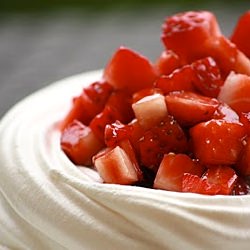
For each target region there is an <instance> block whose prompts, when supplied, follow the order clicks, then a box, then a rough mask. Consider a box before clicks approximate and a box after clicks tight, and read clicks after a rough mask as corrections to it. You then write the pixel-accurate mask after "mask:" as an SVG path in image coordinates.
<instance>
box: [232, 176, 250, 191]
mask: <svg viewBox="0 0 250 250" xmlns="http://www.w3.org/2000/svg"><path fill="white" fill-rule="evenodd" d="M246 194H250V185H249V182H247V180H245V179H244V178H242V177H239V178H238V179H237V181H236V183H235V185H234V188H233V191H232V195H246Z"/></svg>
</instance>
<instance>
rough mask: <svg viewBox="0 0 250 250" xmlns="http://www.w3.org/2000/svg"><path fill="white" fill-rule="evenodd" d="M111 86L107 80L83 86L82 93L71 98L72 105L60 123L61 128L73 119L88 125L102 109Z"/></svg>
mask: <svg viewBox="0 0 250 250" xmlns="http://www.w3.org/2000/svg"><path fill="white" fill-rule="evenodd" d="M112 90H113V88H112V87H111V85H109V84H108V83H107V82H104V81H97V82H94V83H92V84H90V85H89V86H88V87H85V88H84V89H83V91H82V94H81V95H80V96H78V97H75V98H74V99H73V105H72V107H71V109H70V111H69V113H68V114H67V116H66V117H65V119H64V120H63V122H62V124H61V129H62V130H63V129H64V128H65V127H67V126H68V124H70V123H71V122H73V121H74V120H78V121H81V122H82V123H83V124H85V125H88V124H89V123H90V121H91V120H92V119H93V118H94V117H95V116H96V115H97V114H98V113H99V112H101V111H102V109H103V108H104V106H105V103H106V101H107V99H108V98H109V96H110V94H111V92H112Z"/></svg>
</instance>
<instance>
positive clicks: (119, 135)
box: [104, 121, 133, 147]
mask: <svg viewBox="0 0 250 250" xmlns="http://www.w3.org/2000/svg"><path fill="white" fill-rule="evenodd" d="M132 130H133V127H132V126H130V125H126V124H123V123H121V122H120V121H115V122H113V123H111V124H107V125H106V127H105V133H104V139H105V144H106V145H107V146H108V147H115V146H117V145H118V144H119V142H120V141H122V140H124V139H128V138H130V137H131V134H132Z"/></svg>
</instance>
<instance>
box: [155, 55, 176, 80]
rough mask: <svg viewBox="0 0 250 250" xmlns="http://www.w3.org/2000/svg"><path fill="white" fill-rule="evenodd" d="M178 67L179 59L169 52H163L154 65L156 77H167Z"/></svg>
mask: <svg viewBox="0 0 250 250" xmlns="http://www.w3.org/2000/svg"><path fill="white" fill-rule="evenodd" d="M180 66H181V62H180V58H179V57H178V56H177V55H176V54H175V53H174V52H173V51H171V50H164V51H163V52H162V53H161V55H160V57H159V58H158V59H157V61H156V63H155V68H156V71H157V72H158V75H169V74H170V73H172V72H173V71H174V70H175V69H177V68H179V67H180Z"/></svg>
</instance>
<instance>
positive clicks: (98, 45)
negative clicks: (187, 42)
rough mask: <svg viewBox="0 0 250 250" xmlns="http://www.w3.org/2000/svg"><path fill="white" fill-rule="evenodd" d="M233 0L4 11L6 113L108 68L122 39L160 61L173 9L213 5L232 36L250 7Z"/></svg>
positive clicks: (0, 95)
mask: <svg viewBox="0 0 250 250" xmlns="http://www.w3.org/2000/svg"><path fill="white" fill-rule="evenodd" d="M218 2H219V1H218ZM229 3H231V2H230V1H228V4H225V3H224V4H219V3H217V4H216V5H214V4H211V5H209V4H207V5H201V6H197V5H196V6H195V7H194V6H178V4H172V5H156V6H152V5H151V6H150V7H145V8H139V7H138V6H137V7H136V8H126V9H123V8H113V9H110V10H105V11H100V10H99V11H89V10H84V9H81V11H79V10H63V11H62V10H61V11H53V12H51V11H48V12H41V13H39V12H35V13H23V12H22V13H9V14H6V13H4V14H2V15H1V18H0V117H2V116H3V115H4V113H5V112H6V111H7V110H8V109H10V108H11V107H12V106H13V105H14V104H15V103H16V102H18V101H19V100H21V99H23V98H24V97H25V96H27V95H29V94H31V93H32V92H34V91H36V90H38V89H40V88H42V87H44V86H46V85H48V84H50V83H52V82H54V81H57V80H60V79H62V78H64V77H67V76H70V75H74V74H78V73H81V72H85V71H89V70H95V69H100V68H103V67H104V66H105V64H106V62H107V60H108V59H109V58H110V56H111V55H112V53H113V52H114V51H115V50H116V48H118V47H119V46H120V45H125V46H127V47H130V48H132V49H134V50H137V51H139V52H141V53H142V54H144V55H146V56H148V57H149V58H150V59H151V60H152V61H154V60H155V59H156V58H157V56H158V55H159V54H160V52H161V51H162V49H163V46H162V44H161V42H160V33H161V24H162V22H163V20H164V18H165V17H166V16H168V15H170V14H173V13H176V12H180V11H184V10H191V9H194V8H196V9H207V10H211V11H213V12H214V13H215V14H216V16H217V18H218V20H219V23H220V25H221V29H222V31H223V32H224V34H225V35H227V36H228V35H230V33H231V31H232V29H233V27H234V24H235V22H236V20H237V19H238V17H239V16H240V15H241V14H242V13H243V12H244V11H246V10H247V9H250V8H249V7H250V6H246V2H245V1H244V4H237V6H231V4H229Z"/></svg>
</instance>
